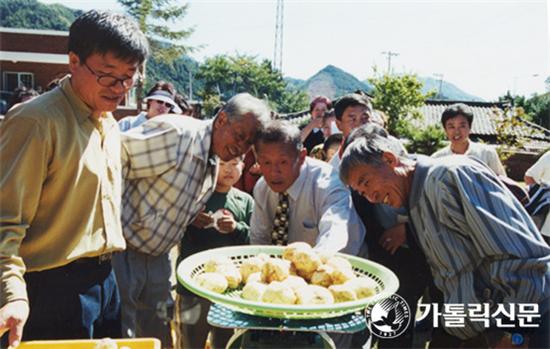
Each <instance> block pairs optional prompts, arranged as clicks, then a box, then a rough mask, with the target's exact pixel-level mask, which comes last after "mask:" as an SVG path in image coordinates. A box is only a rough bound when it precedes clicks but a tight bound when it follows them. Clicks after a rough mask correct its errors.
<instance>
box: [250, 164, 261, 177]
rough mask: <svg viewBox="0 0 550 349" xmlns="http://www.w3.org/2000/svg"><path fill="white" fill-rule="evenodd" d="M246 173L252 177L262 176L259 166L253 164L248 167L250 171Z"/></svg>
mask: <svg viewBox="0 0 550 349" xmlns="http://www.w3.org/2000/svg"><path fill="white" fill-rule="evenodd" d="M248 173H250V174H251V175H253V176H261V175H262V170H261V168H260V164H258V163H257V162H255V163H254V165H252V166H250V169H249V170H248Z"/></svg>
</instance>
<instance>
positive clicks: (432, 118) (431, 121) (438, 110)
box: [420, 100, 550, 142]
mask: <svg viewBox="0 0 550 349" xmlns="http://www.w3.org/2000/svg"><path fill="white" fill-rule="evenodd" d="M454 103H457V102H456V101H431V100H428V101H426V104H425V105H424V106H422V107H421V108H420V112H421V113H422V114H423V115H424V122H423V126H428V125H440V123H441V121H440V120H441V114H443V111H444V110H445V108H447V107H448V106H449V105H451V104H454ZM461 103H465V104H467V105H468V106H469V107H470V109H471V110H472V112H473V114H474V122H473V124H472V131H471V133H472V135H479V136H495V135H496V134H497V132H496V127H497V122H499V119H500V118H502V115H503V113H504V109H505V107H506V106H505V105H504V104H503V103H488V102H461ZM525 124H526V127H525V128H516V129H514V130H512V132H513V133H514V134H515V135H517V136H522V137H529V138H535V139H540V140H546V141H547V142H550V131H549V130H547V129H545V128H543V127H541V126H539V125H536V124H533V123H531V122H527V121H525Z"/></svg>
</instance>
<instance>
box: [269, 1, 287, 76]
mask: <svg viewBox="0 0 550 349" xmlns="http://www.w3.org/2000/svg"><path fill="white" fill-rule="evenodd" d="M283 14H284V1H283V0H277V13H276V15H275V47H274V48H273V62H272V65H273V69H274V70H279V71H281V72H282V71H283V24H284V21H283Z"/></svg>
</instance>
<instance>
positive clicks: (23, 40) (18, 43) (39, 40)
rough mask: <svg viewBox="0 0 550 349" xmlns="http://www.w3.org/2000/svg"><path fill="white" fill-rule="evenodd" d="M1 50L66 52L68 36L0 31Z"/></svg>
mask: <svg viewBox="0 0 550 349" xmlns="http://www.w3.org/2000/svg"><path fill="white" fill-rule="evenodd" d="M0 42H1V43H2V51H22V52H37V53H59V54H66V53H67V47H68V42H69V37H68V36H57V35H36V34H23V33H0Z"/></svg>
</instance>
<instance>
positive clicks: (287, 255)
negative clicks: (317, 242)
mask: <svg viewBox="0 0 550 349" xmlns="http://www.w3.org/2000/svg"><path fill="white" fill-rule="evenodd" d="M299 250H311V246H310V245H309V244H308V243H307V242H293V243H291V244H289V245H288V246H286V247H285V249H284V250H283V259H286V260H288V261H291V262H292V261H293V259H294V253H296V251H299Z"/></svg>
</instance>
